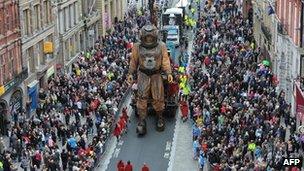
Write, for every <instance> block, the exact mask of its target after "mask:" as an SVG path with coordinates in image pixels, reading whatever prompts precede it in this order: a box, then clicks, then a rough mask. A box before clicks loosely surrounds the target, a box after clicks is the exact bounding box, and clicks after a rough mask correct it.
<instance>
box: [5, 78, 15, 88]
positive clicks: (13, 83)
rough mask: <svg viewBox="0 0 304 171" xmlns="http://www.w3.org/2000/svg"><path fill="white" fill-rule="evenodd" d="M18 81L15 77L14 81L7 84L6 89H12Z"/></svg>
mask: <svg viewBox="0 0 304 171" xmlns="http://www.w3.org/2000/svg"><path fill="white" fill-rule="evenodd" d="M16 83H17V79H13V80H12V81H10V82H8V83H7V84H6V85H5V86H4V89H5V90H9V89H11V88H12V87H13V86H14V85H15V84H16Z"/></svg>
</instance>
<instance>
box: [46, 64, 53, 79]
mask: <svg viewBox="0 0 304 171" xmlns="http://www.w3.org/2000/svg"><path fill="white" fill-rule="evenodd" d="M54 73H55V67H54V65H53V66H52V67H50V68H49V69H48V70H47V71H46V77H47V78H49V77H50V76H51V75H53V74H54Z"/></svg>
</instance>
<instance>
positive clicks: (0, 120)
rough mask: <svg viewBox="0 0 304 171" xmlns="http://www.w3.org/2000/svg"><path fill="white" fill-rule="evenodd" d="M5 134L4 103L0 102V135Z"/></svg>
mask: <svg viewBox="0 0 304 171" xmlns="http://www.w3.org/2000/svg"><path fill="white" fill-rule="evenodd" d="M5 134H6V105H5V104H4V103H3V102H0V135H5Z"/></svg>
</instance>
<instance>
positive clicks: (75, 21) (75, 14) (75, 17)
mask: <svg viewBox="0 0 304 171" xmlns="http://www.w3.org/2000/svg"><path fill="white" fill-rule="evenodd" d="M73 7H74V25H76V24H77V20H78V18H77V8H78V7H77V3H74V5H73Z"/></svg>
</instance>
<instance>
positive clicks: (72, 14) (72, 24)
mask: <svg viewBox="0 0 304 171" xmlns="http://www.w3.org/2000/svg"><path fill="white" fill-rule="evenodd" d="M69 12H70V13H69V15H70V19H69V23H70V24H69V25H70V26H71V27H73V26H74V23H75V21H74V7H73V5H70V6H69Z"/></svg>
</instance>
